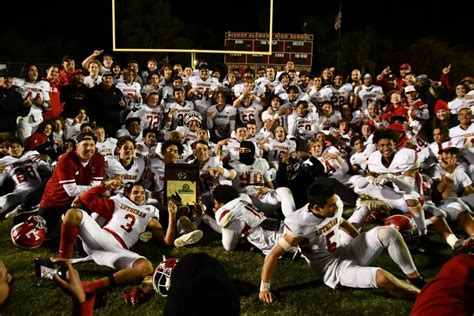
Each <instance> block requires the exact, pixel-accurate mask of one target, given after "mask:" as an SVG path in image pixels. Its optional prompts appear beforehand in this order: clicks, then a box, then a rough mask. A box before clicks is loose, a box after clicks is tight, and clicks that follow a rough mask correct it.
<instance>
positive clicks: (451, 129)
mask: <svg viewBox="0 0 474 316" xmlns="http://www.w3.org/2000/svg"><path fill="white" fill-rule="evenodd" d="M101 57H102V58H101ZM158 65H159V63H158V62H157V61H156V60H154V59H149V60H148V62H147V64H146V67H145V70H143V71H141V70H140V69H139V64H138V63H137V62H136V61H133V60H132V61H129V62H128V64H127V65H126V66H125V67H122V65H120V64H119V63H117V62H114V59H113V56H112V55H110V54H103V52H102V51H94V52H93V53H92V54H91V55H90V56H88V57H87V58H85V59H84V60H83V61H82V65H81V67H76V63H75V60H74V58H73V57H72V56H71V55H66V56H64V57H63V59H62V64H61V66H60V67H58V66H57V65H51V66H50V67H48V68H47V69H46V71H45V73H44V75H45V77H44V78H42V75H43V74H40V71H39V69H38V66H37V65H35V64H31V65H28V66H27V67H25V68H24V70H23V72H22V74H14V73H12V71H11V70H9V69H1V70H0V111H1V113H2V116H1V117H0V145H1V146H0V155H1V156H0V157H1V158H0V184H1V188H0V194H1V197H0V216H1V218H5V219H6V220H9V221H12V229H11V239H12V242H13V244H14V245H15V246H17V247H19V248H23V249H32V248H37V247H48V248H50V249H53V250H54V252H56V253H57V259H55V260H56V262H57V263H58V264H59V263H62V264H65V265H66V268H67V269H68V274H67V277H65V278H61V277H59V276H57V275H55V276H54V280H55V281H56V282H57V284H58V285H59V286H60V287H61V288H63V289H64V290H65V291H66V292H67V293H69V294H70V295H71V296H72V297H73V302H74V307H73V309H74V311H75V312H78V313H82V314H84V315H90V314H92V313H93V306H94V301H95V297H96V294H97V293H98V292H101V291H104V290H108V289H111V288H114V287H115V286H123V285H126V284H136V283H140V282H142V281H144V280H145V282H151V283H152V284H153V286H154V288H155V289H156V291H157V292H158V293H160V294H162V295H164V296H166V295H167V294H170V295H169V297H168V298H169V301H172V299H174V298H173V297H174V296H175V295H184V294H183V293H184V292H185V290H183V289H182V288H181V287H180V286H179V280H180V279H182V278H183V275H184V274H185V273H186V271H185V270H186V269H185V267H186V263H188V265H189V262H192V263H191V264H194V266H192V267H191V268H188V269H193V271H197V272H196V273H197V274H199V268H198V267H199V265H198V264H197V263H196V262H201V261H200V260H204V261H205V262H211V263H212V264H215V265H216V266H217V268H216V270H215V271H220V270H219V269H220V268H219V263H218V262H217V260H215V259H213V258H210V257H209V256H207V257H206V256H204V257H199V256H198V257H193V258H194V259H193V258H191V259H192V260H190V259H186V258H181V259H182V260H175V259H168V260H164V261H163V262H162V263H160V264H159V265H158V266H157V268H154V266H153V264H152V262H151V261H150V260H148V259H147V257H146V255H147V254H146V253H137V252H135V251H133V250H130V248H132V247H133V246H134V245H135V244H136V243H137V242H139V241H140V240H141V241H143V242H148V241H149V240H151V239H152V238H153V239H154V240H155V241H156V242H158V243H160V244H161V245H162V246H163V247H177V248H180V247H190V246H191V247H192V245H193V244H196V243H199V242H200V240H201V238H202V237H203V235H204V233H205V232H213V233H212V234H213V235H216V234H217V235H219V236H221V238H222V246H223V247H224V249H225V250H226V251H232V250H235V249H236V248H237V247H239V245H240V244H245V243H246V244H248V245H251V247H252V248H253V249H256V250H258V251H261V252H262V253H263V254H264V255H265V261H264V264H263V267H262V272H261V283H260V291H259V294H258V296H259V298H260V300H262V301H263V302H265V303H268V304H271V303H273V302H274V301H275V295H274V293H273V292H272V287H271V281H272V276H273V274H274V271H275V268H276V265H277V262H278V260H279V258H282V257H283V258H284V257H287V256H286V255H285V253H290V256H291V257H293V258H298V260H301V261H306V262H307V264H309V265H310V266H311V268H312V270H313V271H314V272H315V274H316V275H317V276H318V277H320V278H321V279H322V280H323V282H324V284H326V285H327V286H328V287H330V288H332V289H339V288H343V287H348V288H382V289H384V290H386V291H387V292H388V293H390V294H391V295H393V296H394V297H397V298H403V299H411V300H416V303H415V305H414V309H413V311H412V313H413V314H414V315H426V314H428V313H436V314H440V313H443V312H446V313H448V314H449V313H454V314H458V313H459V314H461V313H466V314H472V313H473V311H474V307H473V302H474V297H473V292H474V291H472V289H473V282H474V280H473V277H472V276H473V275H474V274H473V270H474V259H473V256H472V253H473V252H474V237H473V236H474V221H473V218H472V211H471V206H474V186H473V184H472V179H473V177H474V164H473V163H474V148H473V143H474V125H473V124H472V123H471V121H472V109H473V108H474V79H473V78H472V77H465V78H462V80H456V83H455V84H454V85H451V83H450V78H449V74H450V70H451V66H447V67H445V68H442V69H441V74H440V78H435V79H430V78H428V76H427V75H425V74H418V73H415V69H412V67H411V66H410V65H409V64H407V63H404V64H402V65H401V66H400V67H397V69H396V71H395V70H392V69H391V67H390V66H387V67H386V68H384V69H383V70H382V71H381V72H380V73H379V74H370V73H364V72H363V71H362V70H361V69H357V68H356V69H353V70H352V72H351V73H350V74H347V77H346V74H341V73H339V72H338V71H337V69H334V68H325V69H323V70H322V71H321V73H317V74H310V73H309V72H307V71H297V70H296V69H295V65H294V64H293V62H291V61H289V62H288V63H287V64H286V65H285V67H283V69H280V70H278V71H276V69H274V68H273V67H267V68H260V69H255V70H253V69H228V70H226V71H223V70H222V69H218V68H211V67H210V66H209V65H208V64H207V63H201V64H199V65H198V67H197V68H196V69H193V68H191V67H182V65H180V64H174V65H163V66H162V67H159V66H158ZM167 168H169V169H168V170H170V169H171V168H173V169H180V168H181V169H182V170H188V169H189V170H195V171H196V172H195V173H196V175H198V176H196V179H189V180H190V181H189V184H190V185H191V187H189V186H188V187H186V188H184V187H183V188H182V189H181V190H180V189H177V190H176V191H175V192H172V193H173V194H169V193H168V192H167V191H169V190H167V186H168V182H167V181H168V180H170V179H169V178H168V177H169V173H167V172H166V170H167ZM165 175H166V176H165ZM193 180H196V182H193ZM194 183H196V185H195V187H194V186H193V184H194ZM189 184H188V185H189ZM189 190H191V191H195V192H197V193H198V194H197V199H196V200H195V201H194V202H193V203H188V202H186V201H187V200H186V199H185V198H184V195H185V194H186V193H188V192H189ZM180 193H181V194H180ZM432 234H437V235H439V237H436V238H438V239H441V240H443V241H445V243H446V247H450V248H451V249H452V255H453V258H452V259H451V260H449V261H448V263H447V264H446V265H445V266H444V267H443V269H442V270H441V271H440V273H439V274H438V276H437V277H436V278H435V279H433V280H432V281H430V282H429V283H426V282H425V280H424V279H423V277H422V275H423V271H419V270H418V268H417V267H416V265H415V262H414V260H413V258H412V255H411V253H412V252H417V253H420V254H422V255H424V256H428V257H429V256H430V255H431V253H432V251H433V249H432V248H431V247H430V245H431V241H430V239H431V238H433V237H432ZM384 249H387V252H388V254H389V256H390V258H391V259H392V260H393V262H394V263H395V264H396V265H397V266H398V267H399V268H400V270H401V272H402V273H403V274H404V275H405V277H404V278H403V279H402V278H397V277H395V276H394V275H393V274H392V273H390V272H389V271H387V270H385V269H383V268H381V267H375V266H371V263H372V262H373V261H374V260H375V259H376V258H377V257H378V256H379V255H380V254H381V252H382V251H383V250H384ZM18 251H23V250H20V249H18ZM203 258H204V259H203ZM300 258H301V259H300ZM90 260H93V261H94V262H95V263H96V264H98V265H102V266H107V267H110V268H113V269H114V270H115V272H114V273H113V274H111V275H109V276H107V277H104V278H100V279H97V280H94V281H90V282H82V283H81V281H80V278H79V275H78V273H77V270H75V268H74V267H73V266H72V264H73V263H78V262H84V261H90ZM206 260H207V261H206ZM209 260H210V261H209ZM212 260H214V261H212ZM204 261H202V262H204ZM0 262H1V261H0ZM180 265H181V266H182V267H183V268H181V270H180V269H179V267H180ZM210 265H211V264H210ZM175 267H176V269H175ZM202 267H203V265H202V264H201V268H202ZM79 270H80V268H79ZM453 271H454V272H453ZM171 272H173V273H171ZM221 274H222V278H221V280H226V282H224V283H225V284H224V283H222V284H221V286H223V287H226V288H229V287H230V288H232V284H230V285H229V282H230V279H229V277H228V275H226V272H225V270H224V271H223V272H222V273H221ZM150 276H152V277H151V278H150ZM11 279H12V278H11V275H10V274H9V273H8V271H7V269H6V267H5V266H4V265H3V264H0V291H1V292H0V293H1V295H0V299H1V300H2V301H3V300H5V299H6V298H7V297H8V293H9V283H10V282H11ZM174 280H175V281H174ZM214 281H215V282H217V281H216V278H214ZM227 281H228V282H227ZM210 282H211V281H210ZM216 286H217V287H218V285H216ZM420 290H421V292H420ZM441 290H442V291H441ZM230 292H231V293H234V292H235V290H234V292H232V291H230ZM222 293H228V291H227V292H226V291H224V292H222ZM234 294H235V293H234ZM141 295H143V293H139V292H134V293H132V294H130V295H129V297H128V301H129V302H131V304H135V303H136V301H137V300H139V299H140V297H141ZM235 295H236V294H235ZM226 297H227V299H229V300H232V297H234V296H233V295H227V296H226ZM229 297H231V298H229ZM433 302H437V304H433ZM13 303H14V302H13ZM234 303H235V300H234ZM170 304H171V303H170ZM229 304H230V305H232V306H234V307H235V308H234V311H235V313H236V314H238V313H239V304H238V299H237V303H236V304H232V303H229ZM184 305H186V304H184ZM186 307H187V306H183V304H175V305H173V306H171V305H170V307H169V309H168V310H167V313H168V314H170V315H176V314H180V313H181V314H184V313H185V312H184V311H185V308H186ZM203 308H212V307H210V306H206V307H204V306H203ZM179 311H181V312H179ZM165 312H166V308H165ZM209 313H210V314H212V312H209Z"/></svg>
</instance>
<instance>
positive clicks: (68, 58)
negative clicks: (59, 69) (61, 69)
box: [62, 54, 74, 62]
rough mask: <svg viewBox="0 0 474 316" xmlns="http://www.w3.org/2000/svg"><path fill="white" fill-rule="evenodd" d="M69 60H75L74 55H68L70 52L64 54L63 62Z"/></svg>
mask: <svg viewBox="0 0 474 316" xmlns="http://www.w3.org/2000/svg"><path fill="white" fill-rule="evenodd" d="M69 60H74V57H72V56H71V55H68V54H66V55H64V56H63V59H62V61H63V62H65V61H69Z"/></svg>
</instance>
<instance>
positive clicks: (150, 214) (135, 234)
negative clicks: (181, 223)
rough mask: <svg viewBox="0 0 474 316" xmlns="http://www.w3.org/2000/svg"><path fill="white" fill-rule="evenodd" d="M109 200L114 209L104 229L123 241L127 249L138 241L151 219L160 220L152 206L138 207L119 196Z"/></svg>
mask: <svg viewBox="0 0 474 316" xmlns="http://www.w3.org/2000/svg"><path fill="white" fill-rule="evenodd" d="M111 200H112V201H113V202H114V204H115V209H114V213H113V215H112V218H111V219H110V221H109V222H108V223H107V225H105V226H104V229H105V230H106V231H108V232H110V233H111V234H112V235H114V237H116V236H118V237H119V238H120V239H121V240H123V242H124V243H125V245H126V246H127V248H131V247H132V246H133V245H134V244H135V243H136V242H137V241H138V238H139V236H140V234H141V233H143V232H144V231H145V230H146V227H147V226H148V223H150V220H151V219H152V218H156V219H157V220H159V219H160V212H159V211H158V209H157V208H156V207H154V206H151V205H140V206H139V205H136V204H135V203H133V202H132V201H130V200H129V199H128V198H126V197H123V196H120V195H116V196H113V197H112V198H111Z"/></svg>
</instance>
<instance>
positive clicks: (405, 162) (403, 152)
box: [367, 148, 418, 174]
mask: <svg viewBox="0 0 474 316" xmlns="http://www.w3.org/2000/svg"><path fill="white" fill-rule="evenodd" d="M417 162H418V156H417V154H416V152H415V151H414V150H413V149H409V148H400V149H398V151H397V152H396V153H395V156H394V157H393V160H392V163H391V164H390V166H388V167H385V166H384V165H383V163H382V154H381V153H380V152H379V151H378V150H377V151H374V152H373V153H371V154H370V156H369V161H368V163H367V165H368V168H369V171H370V172H373V173H376V174H385V173H392V174H402V173H404V172H406V171H410V170H412V169H414V168H415V167H416V166H417Z"/></svg>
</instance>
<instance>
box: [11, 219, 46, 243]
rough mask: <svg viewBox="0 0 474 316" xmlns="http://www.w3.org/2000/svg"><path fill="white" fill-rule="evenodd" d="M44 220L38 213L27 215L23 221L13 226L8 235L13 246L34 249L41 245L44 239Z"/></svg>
mask: <svg viewBox="0 0 474 316" xmlns="http://www.w3.org/2000/svg"><path fill="white" fill-rule="evenodd" d="M46 232H47V228H46V221H45V220H44V218H42V217H41V216H39V215H34V216H30V217H28V219H27V220H26V221H24V222H21V223H19V224H17V225H15V226H13V228H12V230H11V232H10V237H11V239H12V242H13V244H14V245H15V246H17V247H20V248H23V249H34V248H38V247H39V246H41V245H42V244H43V242H44V240H45V239H46Z"/></svg>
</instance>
